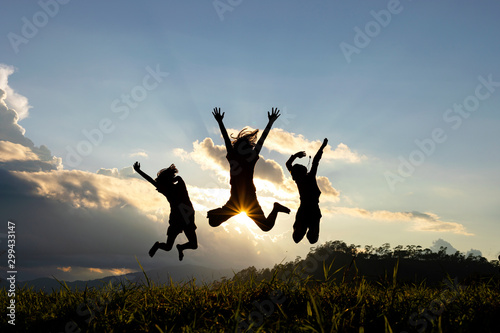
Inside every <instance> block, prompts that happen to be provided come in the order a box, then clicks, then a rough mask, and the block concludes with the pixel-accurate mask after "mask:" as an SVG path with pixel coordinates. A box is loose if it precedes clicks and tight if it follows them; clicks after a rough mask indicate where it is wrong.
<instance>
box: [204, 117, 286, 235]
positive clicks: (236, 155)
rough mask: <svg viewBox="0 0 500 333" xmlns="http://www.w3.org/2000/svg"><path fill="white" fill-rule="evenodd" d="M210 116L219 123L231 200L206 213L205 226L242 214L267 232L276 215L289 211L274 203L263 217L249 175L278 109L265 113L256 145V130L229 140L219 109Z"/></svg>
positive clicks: (242, 133) (218, 223) (251, 178)
mask: <svg viewBox="0 0 500 333" xmlns="http://www.w3.org/2000/svg"><path fill="white" fill-rule="evenodd" d="M212 114H213V115H214V117H215V120H217V123H218V124H219V128H220V131H221V133H222V137H223V138H224V143H225V144H226V150H227V155H226V158H227V160H228V162H229V166H230V184H231V197H230V198H229V201H228V202H226V204H225V205H224V206H222V207H221V208H217V209H213V210H210V211H209V212H208V213H207V217H208V220H209V223H210V225H211V226H212V227H217V226H219V225H220V224H221V223H223V222H225V221H227V220H228V219H229V218H231V217H233V216H235V215H238V214H239V213H241V212H245V213H246V214H247V216H248V217H249V218H251V219H252V220H253V221H254V222H255V223H256V224H257V225H258V226H259V228H260V229H262V230H263V231H269V230H271V229H272V228H273V226H274V223H275V221H276V217H277V215H278V212H282V213H287V214H288V213H290V209H288V208H286V207H285V206H283V205H280V204H279V203H277V202H275V203H274V207H273V210H272V211H271V213H270V214H269V216H268V217H267V218H266V216H265V215H264V212H263V211H262V208H261V207H260V204H259V202H258V201H257V194H256V193H255V191H256V189H255V185H254V183H253V173H254V170H255V164H256V163H257V160H258V159H259V153H260V150H261V149H262V145H263V144H264V140H266V137H267V135H268V134H269V131H270V130H271V127H272V125H273V123H274V122H275V121H276V119H278V117H279V116H280V114H279V110H278V109H277V108H276V109H275V108H273V109H272V112H271V113H269V112H268V113H267V115H268V118H269V122H268V124H267V126H266V128H265V130H264V132H263V133H262V135H261V137H260V139H259V141H258V142H257V143H255V141H256V140H257V132H258V131H259V130H253V131H250V130H248V129H246V128H244V129H243V130H241V131H240V133H239V134H238V135H237V136H236V138H235V139H234V140H233V141H231V140H230V139H229V136H228V134H227V131H226V128H225V126H224V123H223V122H222V119H223V118H224V113H222V114H221V112H220V108H214V111H213V112H212Z"/></svg>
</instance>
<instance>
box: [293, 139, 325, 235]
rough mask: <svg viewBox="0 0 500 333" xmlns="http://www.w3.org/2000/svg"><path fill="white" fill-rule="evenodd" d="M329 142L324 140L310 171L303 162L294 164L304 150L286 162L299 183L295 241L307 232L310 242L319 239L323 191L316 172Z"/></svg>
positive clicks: (304, 154) (294, 231)
mask: <svg viewBox="0 0 500 333" xmlns="http://www.w3.org/2000/svg"><path fill="white" fill-rule="evenodd" d="M327 143H328V140H327V139H325V140H323V144H322V145H321V147H320V148H319V150H318V152H317V153H316V155H315V156H314V158H313V163H312V166H311V170H310V171H309V172H307V168H306V167H305V166H303V165H301V164H295V165H292V163H293V161H294V160H295V159H296V158H297V157H298V158H302V157H304V156H306V152H304V151H299V152H298V153H295V154H293V155H292V156H290V158H289V159H288V161H287V162H286V167H287V169H288V171H290V173H291V175H292V179H293V180H294V181H295V183H296V184H297V188H298V190H299V196H300V206H299V209H298V210H297V215H296V216H295V223H294V224H293V240H294V241H295V243H298V242H300V241H301V240H302V238H304V236H305V234H306V232H307V239H308V240H309V243H311V244H314V243H316V242H317V241H318V237H319V221H320V220H321V210H320V209H319V196H320V195H321V191H320V189H319V187H318V183H317V182H316V172H317V171H318V165H319V160H320V159H321V156H322V155H323V149H324V148H325V147H326V145H327ZM308 229H309V231H308Z"/></svg>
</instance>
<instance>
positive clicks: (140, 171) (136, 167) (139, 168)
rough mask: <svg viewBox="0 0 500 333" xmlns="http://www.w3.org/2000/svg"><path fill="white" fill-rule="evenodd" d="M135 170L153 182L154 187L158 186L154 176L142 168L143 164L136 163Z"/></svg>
mask: <svg viewBox="0 0 500 333" xmlns="http://www.w3.org/2000/svg"><path fill="white" fill-rule="evenodd" d="M134 170H135V171H136V172H137V173H138V174H140V175H141V176H142V177H143V178H144V179H146V180H147V181H148V182H150V183H151V184H153V186H154V187H158V186H157V184H156V182H155V181H154V179H153V178H151V177H149V176H148V175H147V174H146V173H145V172H144V171H142V170H141V165H140V164H139V162H135V163H134Z"/></svg>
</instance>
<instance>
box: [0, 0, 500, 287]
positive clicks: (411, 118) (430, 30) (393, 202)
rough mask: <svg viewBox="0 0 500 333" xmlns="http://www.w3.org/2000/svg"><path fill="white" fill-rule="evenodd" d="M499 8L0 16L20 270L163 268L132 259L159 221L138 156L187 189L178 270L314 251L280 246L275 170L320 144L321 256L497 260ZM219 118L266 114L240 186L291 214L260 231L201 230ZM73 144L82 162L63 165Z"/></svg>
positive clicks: (9, 180) (133, 9) (363, 6)
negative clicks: (443, 250)
mask: <svg viewBox="0 0 500 333" xmlns="http://www.w3.org/2000/svg"><path fill="white" fill-rule="evenodd" d="M499 10H500V4H498V2H496V1H481V2H478V3H472V2H470V1H453V2H451V1H441V2H438V3H436V2H431V1H408V0H402V1H400V2H398V1H343V2H340V1H335V2H333V1H332V2H325V1H307V2H306V1H272V2H271V1H269V2H264V1H248V0H243V1H236V0H234V1H227V0H221V1H203V2H202V1H200V2H198V3H196V4H187V3H185V2H179V1H150V2H148V3H147V4H142V3H138V2H133V1H120V2H118V1H110V2H106V3H101V2H97V1H86V2H76V1H67V3H66V1H62V0H61V1H59V2H57V1H56V0H42V1H40V2H32V1H17V2H13V3H11V4H9V5H4V8H3V12H4V13H6V14H5V15H3V18H2V21H1V22H0V50H1V52H0V64H2V65H1V66H0V68H1V70H0V89H2V90H3V91H4V96H3V97H2V103H3V104H2V105H0V108H1V109H2V112H4V114H2V125H1V131H2V132H1V133H2V134H1V135H0V142H2V146H0V148H1V151H2V154H3V157H2V159H1V160H0V169H2V174H1V177H2V178H1V179H2V183H4V185H3V187H4V190H2V192H1V196H2V201H1V202H2V204H1V205H2V209H1V214H0V217H1V219H2V220H3V221H5V224H6V221H7V220H9V219H10V220H15V221H16V223H17V224H18V225H20V226H19V228H18V235H17V237H18V244H19V245H18V250H19V251H20V256H21V257H20V258H19V262H20V264H19V265H21V266H22V267H23V270H22V271H23V272H24V273H22V274H24V276H25V277H26V278H28V277H34V276H46V275H51V274H56V275H57V274H60V275H57V276H60V277H62V278H67V279H74V278H77V277H96V276H99V274H109V273H113V272H118V271H120V272H121V271H125V272H126V271H127V270H135V269H137V263H136V261H135V258H134V256H137V257H138V258H139V259H140V261H141V263H142V264H143V265H144V266H145V267H158V266H161V265H165V264H177V261H176V254H175V253H162V254H161V255H158V258H157V257H155V258H153V259H150V258H149V257H147V250H148V249H149V247H150V245H151V244H152V243H153V242H154V241H155V240H158V239H161V238H162V237H163V235H164V232H165V230H166V227H167V224H168V212H169V209H168V204H167V202H166V200H165V199H164V198H162V197H161V196H159V195H158V194H157V193H155V192H156V191H155V190H154V188H152V187H151V186H150V185H149V184H147V183H145V182H143V181H141V180H139V179H138V178H137V175H134V174H133V172H132V170H131V168H130V167H131V165H132V164H133V163H134V162H135V161H136V160H138V161H140V162H141V165H142V168H143V170H144V171H146V172H147V173H149V174H150V175H154V174H155V173H156V171H157V170H159V169H161V168H163V167H165V166H168V165H170V164H171V163H175V164H176V165H177V167H178V169H179V171H180V172H179V174H180V175H181V176H182V177H183V178H184V180H185V181H186V183H187V184H188V190H189V191H190V195H191V199H192V201H193V202H194V204H195V209H196V210H197V215H196V223H197V225H198V234H199V236H198V237H199V242H200V249H198V250H197V251H193V252H192V253H186V259H185V260H186V262H188V263H193V264H203V263H208V264H210V265H211V266H214V267H221V268H226V266H227V265H230V266H232V267H246V266H249V265H255V266H256V267H267V266H272V265H273V264H274V263H276V262H280V261H281V260H283V259H285V260H294V259H295V257H296V256H302V257H304V256H305V255H306V254H307V252H308V250H309V247H310V246H311V245H310V244H308V243H307V242H306V241H305V240H304V241H302V242H301V243H300V244H294V243H293V241H292V239H291V226H292V224H293V219H294V215H295V214H294V213H295V211H296V208H297V205H298V196H297V194H296V190H295V188H294V184H293V183H292V182H291V179H290V177H289V175H288V173H287V172H286V168H285V162H286V160H287V159H288V157H289V156H290V155H291V154H292V153H294V152H296V151H300V150H306V151H307V153H308V154H309V155H313V154H314V153H315V150H316V149H317V148H318V147H319V145H320V142H321V140H322V139H323V138H325V137H327V138H328V139H329V148H328V149H329V150H328V152H327V153H326V154H325V156H324V158H323V159H322V161H321V163H320V167H319V171H318V176H320V177H323V178H322V180H321V181H322V184H323V185H322V186H323V188H322V191H323V195H322V197H321V199H320V200H321V209H322V211H323V219H322V224H321V228H322V229H321V233H320V239H319V243H323V242H326V241H328V240H337V239H338V240H343V241H345V242H347V243H349V244H350V243H354V244H356V245H361V246H364V245H375V246H380V245H381V244H382V243H385V242H389V243H390V244H391V245H392V246H393V247H394V246H396V245H399V244H401V245H407V244H417V245H422V246H423V247H431V246H433V244H435V242H436V241H438V240H440V241H439V242H438V243H437V244H445V243H440V242H448V243H450V244H451V245H452V246H453V247H454V248H456V249H458V250H460V251H462V252H464V253H466V252H468V251H469V250H471V249H475V250H479V251H481V253H482V254H483V255H484V256H486V257H487V258H488V259H494V258H496V257H497V256H498V254H500V246H499V245H498V244H499V243H498V235H499V234H500V227H499V224H498V217H499V216H500V208H499V207H500V205H499V202H498V200H499V199H498V198H499V197H500V196H499V190H498V189H499V185H500V182H499V178H498V167H499V165H500V153H499V151H500V149H499V148H500V136H499V134H498V133H499V131H498V128H499V125H500V116H499V112H498V107H499V105H500V83H498V82H500V66H499V64H498V57H499V55H500V43H498V41H497V39H498V38H497V37H498V36H497V35H498V31H500V23H498V19H497V16H498V15H497V13H498V12H499ZM377 19H378V20H377ZM33 27H34V28H35V30H33ZM30 28H31V30H30ZM359 31H361V33H360V32H359ZM346 45H348V46H346ZM346 47H347V49H348V50H354V48H355V49H356V51H355V52H351V53H346V51H345V50H346ZM343 50H344V51H343ZM152 73H155V74H152ZM488 82H489V83H488ZM127 101H128V102H127ZM460 105H463V106H462V111H459V110H460ZM215 106H219V107H221V108H222V111H225V112H226V116H225V119H224V120H225V123H226V126H227V127H228V128H230V129H234V130H235V131H236V130H239V129H241V128H243V127H245V126H251V127H253V128H259V129H263V128H264V127H265V125H266V123H267V111H270V109H271V107H278V108H279V109H280V110H281V112H282V116H281V117H280V119H278V121H277V122H276V123H275V125H274V128H275V129H276V131H272V132H271V135H270V136H269V138H268V140H267V141H266V144H265V145H264V149H263V150H262V152H261V155H262V159H261V161H260V162H259V163H260V164H262V172H260V173H259V172H257V174H256V186H257V189H258V192H257V194H258V196H259V200H260V201H261V204H262V206H263V209H264V211H265V212H266V213H267V212H269V211H270V209H271V204H272V202H273V200H279V201H283V202H285V203H286V204H288V205H289V206H290V208H292V214H291V215H290V216H280V218H279V219H278V222H277V226H276V227H275V228H274V229H273V230H272V231H271V232H269V233H266V234H264V233H262V232H260V231H259V230H257V229H255V226H254V225H252V224H251V223H246V222H245V221H228V223H227V224H226V225H225V226H224V227H219V228H211V227H210V226H209V225H208V222H207V220H206V218H205V214H206V210H207V209H211V208H215V207H217V206H219V205H221V204H223V203H224V202H225V200H226V199H227V198H228V196H229V192H228V182H227V168H226V167H227V165H225V164H224V163H227V162H225V160H223V159H222V160H221V159H220V156H219V155H217V154H216V152H217V151H218V150H217V149H218V148H222V146H223V141H222V138H221V137H220V133H219V131H218V127H217V123H216V122H215V120H214V119H213V117H212V115H211V111H212V108H213V107H215ZM468 110H469V111H468ZM14 112H15V114H17V116H18V117H19V119H18V120H15V119H14V118H13V116H12V115H13V114H14ZM8 115H10V116H8ZM9 117H10V118H9ZM19 126H21V127H22V128H20V127H19ZM85 133H91V134H90V138H91V139H89V137H87V136H86V135H85ZM92 133H93V134H92ZM92 135H93V136H92ZM92 139H93V140H94V141H93V142H92ZM280 140H285V141H280ZM283 142H285V143H283ZM416 142H417V143H420V144H417V143H416ZM19 145H20V146H19ZM42 145H43V146H44V147H45V148H43V149H42V148H40V147H41V146H42ZM217 146H219V147H217ZM78 147H79V148H80V150H81V151H84V152H86V153H85V154H78V155H79V158H75V157H74V156H73V159H72V158H71V157H70V155H68V154H69V151H70V150H73V151H76V152H77V153H78ZM82 149H83V150H82ZM85 149H87V150H85ZM84 155H85V156H84ZM299 162H301V163H304V164H307V160H305V161H299ZM264 166H267V167H269V168H270V169H266V170H271V171H269V172H267V173H266V171H265V170H264V169H265V168H264ZM259 177H260V178H259ZM70 185H71V186H70ZM89 193H93V194H94V195H93V196H91V195H89ZM27 205H31V207H32V209H26V206H27ZM124 207H125V208H124ZM125 210H126V212H125ZM34 226H36V228H35V227H34ZM101 228H102V229H101ZM34 230H36V233H35V231H34ZM0 232H3V231H1V230H0ZM102 233H108V234H106V235H105V236H103V235H102ZM82 238H85V239H82ZM23 239H24V240H26V241H23ZM28 240H29V242H28ZM66 243H68V244H73V247H74V248H75V249H74V251H68V250H67V247H65V246H68V244H66ZM319 243H318V244H319ZM34 244H36V246H35V245H34ZM35 251H36V252H37V253H39V254H45V257H47V256H50V258H51V259H45V260H42V261H39V260H37V259H36V256H35V255H34V254H33V252H35ZM97 258H99V259H97ZM116 258H120V259H119V260H116ZM242 258H246V259H245V261H243V259H242ZM23 260H24V261H23ZM99 270H100V272H99ZM20 271H21V269H20Z"/></svg>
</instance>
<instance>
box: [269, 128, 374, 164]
mask: <svg viewBox="0 0 500 333" xmlns="http://www.w3.org/2000/svg"><path fill="white" fill-rule="evenodd" d="M322 143H323V140H322V139H321V140H316V141H309V140H307V139H306V138H305V137H304V136H303V135H302V134H295V133H289V132H286V131H285V130H283V129H281V128H275V129H272V130H271V131H270V132H269V136H268V137H267V138H266V144H265V148H267V149H269V150H274V151H277V152H279V153H281V154H285V155H292V154H295V153H296V152H297V151H302V150H304V151H306V153H307V154H308V155H311V156H314V155H315V154H316V152H317V151H318V149H319V147H321V144H322ZM330 144H331V143H329V145H328V146H326V147H325V149H324V151H323V157H322V159H326V160H330V159H331V160H340V161H345V162H349V163H360V162H361V161H362V160H364V159H366V156H364V155H359V154H358V153H355V152H353V151H351V149H350V148H349V147H348V146H347V145H345V144H343V143H339V144H338V145H337V147H336V148H335V149H334V150H332V149H331V146H330Z"/></svg>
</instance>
